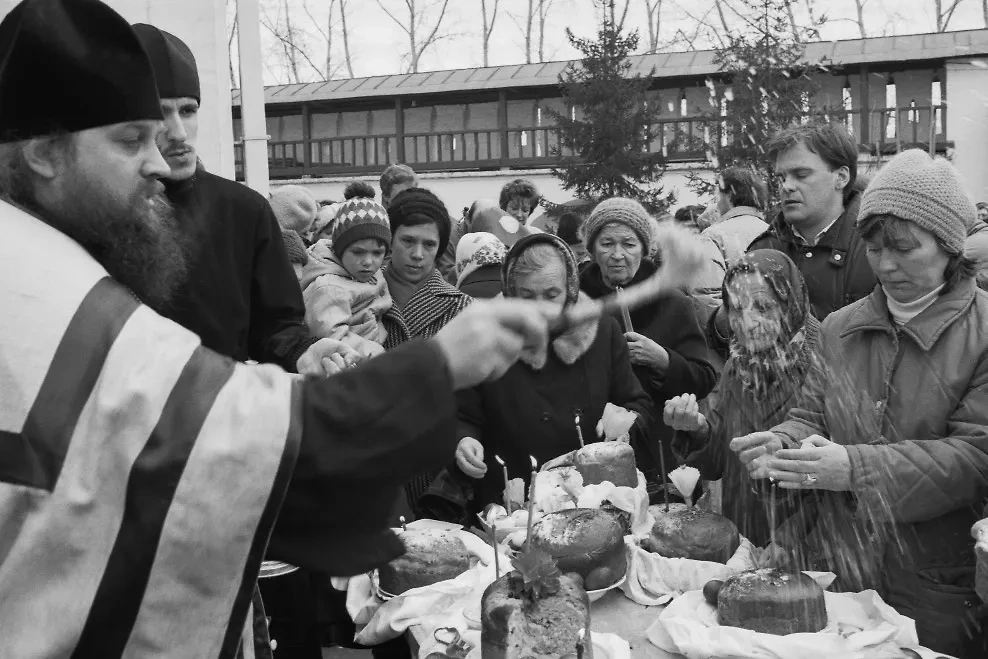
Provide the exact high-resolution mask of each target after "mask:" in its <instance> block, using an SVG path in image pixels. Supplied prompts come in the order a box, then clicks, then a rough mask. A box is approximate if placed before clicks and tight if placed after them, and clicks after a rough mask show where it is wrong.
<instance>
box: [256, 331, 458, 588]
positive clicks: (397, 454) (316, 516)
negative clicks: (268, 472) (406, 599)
mask: <svg viewBox="0 0 988 659" xmlns="http://www.w3.org/2000/svg"><path fill="white" fill-rule="evenodd" d="M302 386H303V388H302V392H301V395H300V396H297V397H296V398H297V401H298V402H297V405H298V409H297V410H294V411H293V412H294V413H293V417H296V418H297V419H298V420H300V421H301V424H302V437H301V442H300V448H299V456H298V459H297V462H296V466H295V470H294V473H293V474H292V479H291V482H290V484H289V487H288V491H287V494H286V496H285V502H284V505H283V506H282V509H281V513H280V515H279V517H278V521H277V524H276V525H275V529H274V533H273V535H272V538H271V543H270V545H269V550H268V556H269V557H270V558H273V559H276V560H282V561H285V562H288V563H291V564H293V565H298V566H301V567H306V568H309V569H314V570H320V571H323V572H326V573H328V574H333V575H337V576H350V575H354V574H359V573H361V572H364V571H367V570H369V569H371V568H373V567H376V566H378V565H380V564H382V563H385V562H387V561H389V560H391V559H392V558H395V557H396V556H399V555H400V554H401V553H402V552H403V551H404V549H403V548H402V546H401V543H400V542H399V541H398V539H397V538H396V537H395V535H394V534H393V533H391V532H390V531H389V530H388V529H389V524H390V521H391V518H392V512H393V509H394V507H395V505H396V502H397V501H398V499H399V496H400V494H401V492H402V486H403V485H404V483H405V482H407V481H408V480H409V479H410V478H411V477H412V476H414V475H415V474H418V473H421V472H423V471H426V470H429V469H436V468H439V467H442V466H444V465H445V464H447V463H448V462H449V458H450V456H451V455H453V453H454V451H455V449H456V433H455V428H456V400H455V397H454V394H453V386H452V380H451V378H450V375H449V372H448V367H447V363H446V358H445V356H444V355H443V353H442V351H441V349H440V348H439V347H438V345H436V344H435V343H434V342H431V341H427V342H426V341H412V342H410V343H408V344H406V345H404V346H402V347H400V348H398V349H397V350H394V351H393V352H390V353H385V354H383V355H380V356H378V357H375V358H374V359H372V360H370V361H369V362H367V363H365V364H362V365H361V366H359V367H357V368H355V369H353V370H350V371H346V372H343V373H340V374H338V375H335V376H333V377H331V378H328V379H325V380H317V379H311V378H310V379H308V380H306V381H305V382H304V384H303V385H302Z"/></svg>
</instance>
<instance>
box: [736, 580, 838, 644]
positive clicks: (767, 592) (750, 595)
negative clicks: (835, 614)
mask: <svg viewBox="0 0 988 659" xmlns="http://www.w3.org/2000/svg"><path fill="white" fill-rule="evenodd" d="M717 618H718V620H719V621H720V624H721V626H723V627H741V628H742V629H750V630H751V631H754V632H761V633H763V634H775V635H776V636H784V635H786V634H798V633H807V632H818V631H820V630H821V629H823V628H824V627H826V626H827V606H826V604H825V603H824V596H823V588H821V587H820V585H819V584H818V583H817V582H815V581H813V579H811V578H810V577H808V576H806V575H805V574H803V573H802V572H796V573H790V572H783V571H781V570H777V569H775V568H764V569H761V570H752V571H749V572H742V573H741V574H737V575H735V576H733V577H731V578H730V579H728V580H727V581H725V582H724V585H723V586H721V587H720V592H719V593H718V595H717Z"/></svg>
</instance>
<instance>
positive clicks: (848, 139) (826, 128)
mask: <svg viewBox="0 0 988 659" xmlns="http://www.w3.org/2000/svg"><path fill="white" fill-rule="evenodd" d="M797 144H802V145H804V146H805V147H806V148H807V149H809V150H810V151H811V152H813V153H815V154H817V155H818V156H820V158H821V159H822V160H823V162H825V163H827V166H828V167H830V169H831V171H833V170H835V169H839V168H841V167H847V171H848V172H850V178H849V179H848V181H847V185H846V186H844V200H845V201H847V199H848V197H850V195H851V191H852V190H854V182H855V180H856V179H857V178H858V145H857V144H856V143H855V141H854V138H853V137H852V136H851V134H850V133H848V132H847V129H846V128H844V127H843V126H841V125H840V124H834V123H827V122H821V121H818V122H811V123H807V124H797V125H794V126H790V127H789V128H786V129H784V130H782V131H780V132H778V133H776V135H775V136H774V137H773V138H772V139H771V141H769V144H768V156H769V158H771V159H772V160H775V159H777V158H778V157H779V154H781V153H782V152H783V151H786V150H788V149H791V148H792V147H794V146H796V145H797Z"/></svg>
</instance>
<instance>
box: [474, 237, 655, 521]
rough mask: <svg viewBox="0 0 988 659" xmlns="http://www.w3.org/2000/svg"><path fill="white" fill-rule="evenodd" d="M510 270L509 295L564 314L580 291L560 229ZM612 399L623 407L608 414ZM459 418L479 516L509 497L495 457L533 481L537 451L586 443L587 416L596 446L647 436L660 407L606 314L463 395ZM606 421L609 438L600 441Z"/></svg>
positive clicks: (529, 243) (550, 454)
mask: <svg viewBox="0 0 988 659" xmlns="http://www.w3.org/2000/svg"><path fill="white" fill-rule="evenodd" d="M502 274H503V280H504V296H505V297H517V298H522V299H529V300H537V301H540V302H543V303H545V304H548V305H554V306H557V307H558V308H559V310H560V311H562V310H563V309H564V308H566V307H569V306H570V305H572V304H574V303H576V301H577V298H578V296H579V295H580V289H579V285H578V280H577V265H576V259H575V258H574V256H573V252H572V251H571V250H570V249H569V247H568V246H567V245H566V243H565V242H563V240H562V239H560V238H559V237H557V236H555V235H553V234H549V233H541V234H535V235H531V236H528V237H526V238H522V239H521V240H519V241H518V242H517V243H515V245H514V247H512V248H511V250H510V251H509V252H508V255H507V258H506V259H505V262H504V266H503V269H502ZM608 403H613V405H615V406H617V408H611V410H612V411H611V412H608V413H607V414H606V415H605V409H608V408H607V404H608ZM458 416H459V436H460V438H461V439H460V442H459V446H458V447H457V451H456V468H458V469H459V470H460V471H462V472H463V473H464V474H466V475H467V476H468V477H470V478H472V479H476V480H475V481H474V492H475V495H474V499H473V504H472V510H471V512H478V511H479V510H481V509H482V508H483V507H484V506H485V505H487V504H489V503H495V502H500V501H501V499H502V492H503V490H504V478H503V476H502V472H501V470H500V469H497V468H496V467H497V465H495V468H494V469H489V468H488V467H489V466H490V464H491V463H492V462H493V460H494V456H495V455H498V456H500V457H501V459H502V460H504V462H505V463H506V464H507V467H508V471H509V473H510V474H511V475H512V476H518V477H523V478H525V480H526V483H527V481H528V478H529V474H530V473H531V470H532V466H531V463H530V462H529V455H531V456H533V457H535V459H536V460H537V461H538V462H539V464H543V463H545V462H547V461H548V460H551V459H553V458H556V457H558V456H560V455H562V454H564V453H568V452H569V451H572V450H574V449H576V448H579V446H580V444H579V437H578V435H577V431H576V417H577V416H579V422H580V429H581V432H582V434H583V438H584V440H585V441H586V442H593V441H597V440H598V439H618V438H619V437H620V436H621V435H624V434H630V435H631V436H632V437H635V436H637V435H638V434H644V433H647V428H648V424H649V423H650V422H651V419H652V406H651V403H650V401H649V399H648V396H647V395H646V394H645V392H644V391H643V390H642V387H641V385H640V384H639V383H638V380H637V378H635V375H634V373H633V372H632V370H631V361H630V359H629V357H628V346H627V344H626V342H625V340H624V337H622V336H621V330H620V328H619V327H618V325H617V323H616V322H615V321H614V319H613V318H609V317H605V318H602V319H601V320H600V321H596V320H595V321H593V322H590V323H587V324H584V325H579V326H577V327H574V328H572V329H570V330H568V331H567V332H566V333H564V334H563V335H561V336H559V337H558V338H556V339H555V340H553V341H552V343H551V345H550V346H549V348H548V351H542V352H541V353H538V354H529V355H527V356H523V357H522V361H521V362H519V363H518V364H515V365H514V366H513V367H511V368H510V369H509V370H508V372H507V373H505V375H504V376H503V377H502V378H501V379H500V380H498V381H496V382H488V383H485V384H482V385H480V386H479V387H476V388H474V389H471V390H468V391H465V392H461V394H460V395H459V396H458ZM605 417H606V418H605ZM602 418H603V420H604V424H603V426H604V428H605V436H604V437H600V438H598V437H597V433H596V427H597V422H598V420H601V419H602Z"/></svg>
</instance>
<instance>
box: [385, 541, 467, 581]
mask: <svg viewBox="0 0 988 659" xmlns="http://www.w3.org/2000/svg"><path fill="white" fill-rule="evenodd" d="M398 537H399V538H401V541H402V543H403V544H404V545H405V553H404V554H403V555H402V556H399V557H398V558H396V559H394V560H393V561H391V562H390V563H387V564H386V565H382V566H381V567H380V568H378V584H379V585H380V588H381V590H382V591H384V592H385V593H388V594H390V595H401V594H402V593H404V592H405V591H406V590H411V589H412V588H421V587H422V586H431V585H432V584H434V583H438V582H440V581H446V580H447V579H452V578H454V577H457V576H459V575H461V574H463V573H464V572H466V571H467V570H468V569H470V557H471V554H470V552H469V551H467V547H466V545H464V544H463V540H461V539H460V538H459V536H457V535H456V533H454V532H451V531H440V530H437V529H408V530H406V531H402V532H401V533H400V534H399V535H398Z"/></svg>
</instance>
